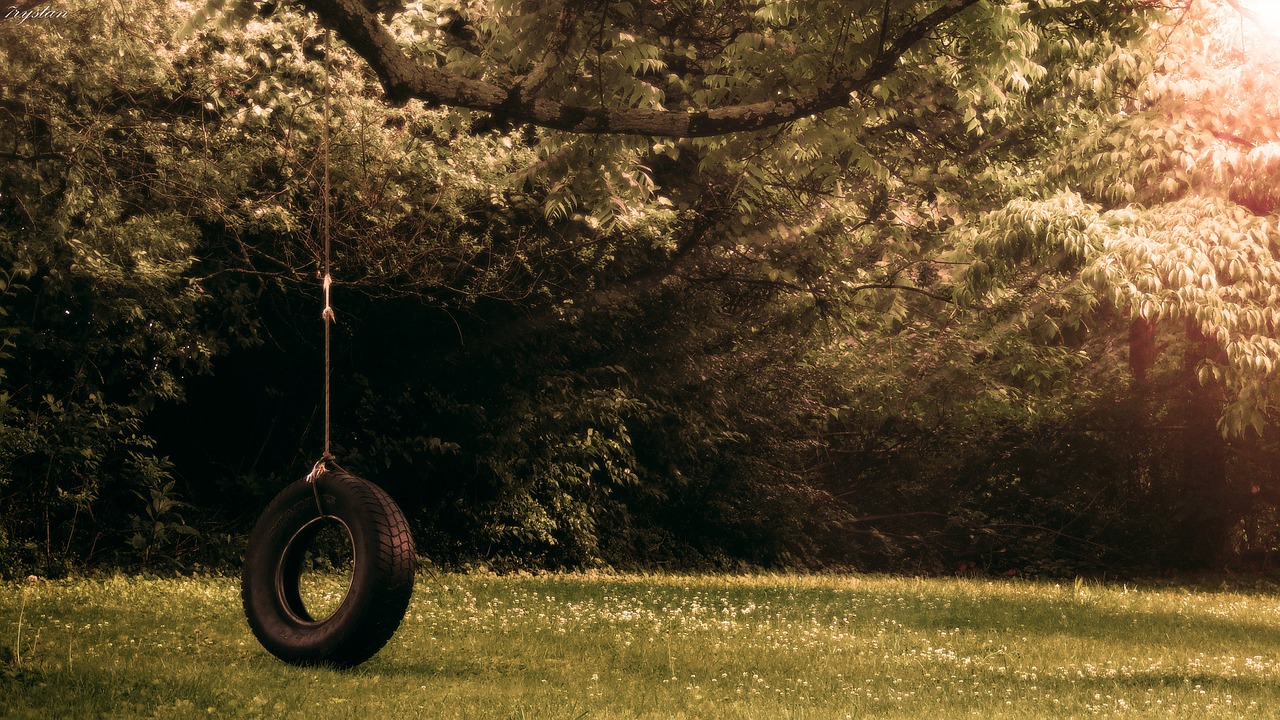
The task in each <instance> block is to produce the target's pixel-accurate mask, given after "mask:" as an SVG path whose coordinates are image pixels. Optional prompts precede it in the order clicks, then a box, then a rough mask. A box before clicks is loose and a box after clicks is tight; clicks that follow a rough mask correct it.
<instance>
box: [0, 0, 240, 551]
mask: <svg viewBox="0 0 1280 720" xmlns="http://www.w3.org/2000/svg"><path fill="white" fill-rule="evenodd" d="M75 10H76V12H74V13H73V12H70V11H68V12H67V17H66V18H61V19H57V20H56V21H53V20H50V21H48V22H36V21H31V22H28V23H22V24H19V23H5V24H4V25H3V26H2V27H0V33H2V34H3V36H4V43H3V44H4V50H3V51H0V53H2V57H3V60H0V62H3V64H4V66H5V68H6V73H7V81H6V83H5V87H4V90H3V95H0V110H2V113H0V138H2V139H0V145H3V146H4V147H5V148H6V150H5V152H3V153H2V154H0V177H2V179H0V187H2V188H3V192H2V194H0V268H3V269H2V270H0V275H2V276H3V278H2V279H3V285H2V286H0V304H2V305H0V307H2V309H0V321H2V322H3V330H2V331H0V334H2V335H3V337H4V341H3V342H4V353H3V357H0V365H2V367H0V383H2V385H0V398H2V400H0V508H2V512H0V517H3V518H4V519H3V521H0V522H2V523H3V526H4V532H3V535H4V537H6V538H8V541H7V542H8V543H10V550H9V551H10V553H11V555H10V557H11V558H14V557H15V556H16V559H17V560H19V561H21V562H22V563H24V564H25V563H32V564H34V565H35V566H37V567H43V568H45V569H46V570H47V571H55V570H57V568H58V567H59V566H60V564H62V563H63V562H66V561H77V560H85V559H89V558H92V557H94V556H95V554H96V553H102V554H107V555H108V556H109V554H110V552H111V550H112V549H113V548H115V547H118V541H119V538H117V537H113V535H114V533H117V532H120V528H119V527H116V526H113V525H112V524H110V523H104V522H102V520H103V519H105V518H108V517H111V516H113V515H118V516H122V517H125V518H127V517H129V516H130V515H131V514H132V513H133V512H134V511H135V509H136V508H137V507H138V505H137V502H136V498H135V496H134V495H133V494H132V493H131V492H130V491H131V490H132V489H135V488H140V487H144V485H142V484H140V483H151V482H155V483H160V482H163V481H164V478H165V477H166V476H167V470H166V461H165V460H164V459H163V451H159V450H157V449H156V448H155V447H154V442H153V438H152V437H151V436H150V435H148V433H147V432H146V430H145V429H144V428H143V420H144V418H145V416H146V414H147V413H148V412H149V411H150V410H151V409H152V408H154V407H155V406H156V405H157V404H158V403H163V402H171V401H175V400H179V399H181V397H182V393H183V379H184V377H186V376H189V375H191V374H193V373H201V372H205V371H207V370H208V368H209V363H210V360H211V358H212V356H213V355H214V354H216V353H217V352H219V351H221V350H222V349H224V348H225V347H226V346H227V344H228V343H229V342H231V341H233V339H234V333H235V331H234V330H231V329H230V328H225V329H218V328H215V327H211V326H209V325H208V324H206V322H205V321H204V319H203V318H202V317H201V310H202V308H203V307H204V305H205V302H206V297H207V296H206V291H205V289H204V288H202V287H201V286H200V285H199V283H198V282H196V281H195V279H194V277H193V274H192V269H193V267H194V264H195V262H196V258H195V256H194V253H195V248H196V245H197V243H198V242H199V238H200V229H199V228H198V227H197V226H196V225H195V224H194V223H193V222H192V221H191V219H190V218H189V217H188V216H187V215H185V214H184V212H183V209H184V204H185V202H186V200H185V198H183V197H182V196H180V195H178V194H176V193H175V192H173V188H172V186H171V185H166V184H165V183H164V182H163V181H162V180H159V179H157V178H164V177H165V176H166V174H167V171H166V168H165V159H167V158H170V157H172V156H173V154H174V153H175V152H176V148H175V147H174V146H173V145H172V143H171V139H172V136H171V134H170V132H169V129H168V126H167V123H166V120H167V119H168V118H169V117H171V114H172V113H173V111H174V110H173V108H174V105H175V104H176V103H179V102H180V100H181V98H180V94H179V93H178V92H177V91H176V77H175V73H174V72H173V71H171V70H167V69H166V67H165V66H164V65H163V59H162V58H161V57H158V56H157V53H156V50H155V48H154V47H153V46H152V45H151V43H150V42H149V41H148V40H147V39H145V37H146V36H154V35H156V34H163V33H167V32H170V31H171V29H170V24H169V21H168V20H167V19H166V18H164V17H163V16H162V14H161V13H160V12H158V11H152V12H139V13H138V15H137V17H136V18H132V19H131V20H130V22H131V23H136V25H134V27H135V29H136V30H137V31H138V34H133V33H124V32H121V31H120V28H119V18H117V17H115V16H114V15H113V14H111V13H107V12H105V11H103V10H102V9H97V8H89V7H87V6H85V7H83V8H81V7H77V8H75ZM98 36H103V37H105V38H109V39H108V40H103V41H100V42H99V43H82V42H78V41H77V40H78V39H83V38H89V37H98ZM103 57H113V58H116V59H115V60H114V61H111V62H105V63H104V62H102V58H103ZM147 112H153V113H154V114H153V115H151V116H149V117H148V116H146V113H147ZM104 535H105V536H107V537H105V538H104ZM100 541H101V542H100ZM0 552H3V550H2V549H0ZM9 567H11V566H7V567H6V570H7V569H9Z"/></svg>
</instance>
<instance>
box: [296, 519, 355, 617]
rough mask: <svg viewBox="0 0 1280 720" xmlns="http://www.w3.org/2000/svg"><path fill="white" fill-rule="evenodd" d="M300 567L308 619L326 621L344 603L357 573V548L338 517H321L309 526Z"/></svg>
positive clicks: (301, 598)
mask: <svg viewBox="0 0 1280 720" xmlns="http://www.w3.org/2000/svg"><path fill="white" fill-rule="evenodd" d="M309 530H314V532H315V535H314V537H312V538H310V540H309V541H308V542H307V543H306V546H305V550H304V551H303V553H302V558H301V563H300V565H299V567H298V569H299V571H300V572H299V573H298V595H297V598H298V601H299V603H300V604H301V607H300V608H298V609H299V610H301V611H302V612H300V613H299V614H300V615H302V616H303V618H304V619H309V620H311V621H313V622H323V621H325V620H326V619H328V618H329V617H330V616H331V615H333V613H334V612H336V611H337V610H338V608H339V607H341V605H342V601H343V600H344V599H346V597H347V593H348V592H349V591H350V589H351V583H352V581H353V579H354V573H355V548H354V546H353V544H352V541H351V533H350V532H349V531H348V530H347V526H346V525H345V524H343V523H342V522H340V521H338V520H337V519H336V518H321V519H320V520H317V521H316V522H315V523H314V525H313V526H312V527H311V528H309Z"/></svg>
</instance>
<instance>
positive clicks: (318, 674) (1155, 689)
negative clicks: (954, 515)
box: [0, 575, 1280, 720]
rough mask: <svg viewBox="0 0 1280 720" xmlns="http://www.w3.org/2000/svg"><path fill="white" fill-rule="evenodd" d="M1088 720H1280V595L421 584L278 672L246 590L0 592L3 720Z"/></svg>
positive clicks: (978, 583) (727, 583)
mask: <svg viewBox="0 0 1280 720" xmlns="http://www.w3.org/2000/svg"><path fill="white" fill-rule="evenodd" d="M333 583H334V586H335V587H338V583H337V581H336V579H335V580H333ZM19 638H20V640H19ZM19 649H20V652H19ZM1094 715H1102V716H1110V715H1120V716H1125V717H1134V716H1147V717H1177V718H1193V717H1237V716H1254V717H1280V595H1278V594H1277V592H1276V590H1275V589H1274V588H1271V589H1269V590H1265V591H1262V590H1241V589H1235V590H1226V589H1223V590H1203V589H1198V590H1188V589H1180V588H1163V589H1150V588H1146V589H1135V588H1133V587H1132V586H1128V587H1126V586H1122V585H1101V584H1092V583H1087V584H1086V583H1071V582H1066V583H1052V582H1048V583H1046V582H1030V581H988V580H984V579H975V580H963V579H951V580H948V579H942V580H932V579H930V580H921V579H913V578H890V577H880V576H816V577H810V576H788V575H753V576H732V577H724V576H610V575H591V576H583V575H554V576H539V577H487V576H485V577H480V576H454V575H450V576H445V577H444V578H441V579H440V580H435V579H433V578H431V577H429V576H423V577H421V578H420V579H419V584H418V589H417V591H416V592H415V595H414V599H413V604H412V605H411V606H410V608H409V615H408V617H407V618H406V620H405V624H404V625H403V626H402V627H401V630H400V632H399V633H398V634H397V635H396V636H395V638H393V639H392V641H391V644H390V645H388V647H387V648H386V649H384V650H383V651H382V653H381V654H379V655H378V656H377V657H375V658H374V659H373V660H372V661H370V662H368V663H367V664H365V665H363V666H361V667H360V668H358V669H357V670H354V671H347V672H336V671H331V670H328V669H298V668H294V667H290V666H286V665H284V664H281V663H279V662H277V661H276V660H275V659H274V658H272V657H271V656H269V655H267V654H266V652H265V651H263V650H262V649H261V648H260V647H259V646H258V644H257V643H256V641H255V640H254V639H253V637H252V636H251V635H250V634H249V631H248V628H247V626H246V625H245V623H244V621H243V618H242V617H241V614H240V606H239V595H238V581H237V580H235V579H232V578H222V577H199V578H179V579H162V580H153V579H138V578H126V577H113V578H108V579H88V580H86V579H81V580H73V581H61V582H37V583H8V584H0V717H4V718H10V717H18V718H22V717H52V718H64V717H112V718H118V717H123V718H129V717H145V718H151V717H160V718H165V717H175V718H188V717H208V716H212V717H265V718H278V717H296V718H331V717H337V718H347V717H350V718H682V717H687V718H695V717H696V718H845V717H855V718H858V717H890V718H892V717H911V718H917V719H920V720H942V719H943V718H951V717H993V718H998V717H1023V718H1040V717H1087V716H1094Z"/></svg>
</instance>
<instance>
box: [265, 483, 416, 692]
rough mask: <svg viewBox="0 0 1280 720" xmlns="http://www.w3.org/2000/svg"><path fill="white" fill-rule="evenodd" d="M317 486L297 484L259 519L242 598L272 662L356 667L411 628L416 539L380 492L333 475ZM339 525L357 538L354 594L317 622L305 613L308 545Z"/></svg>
mask: <svg viewBox="0 0 1280 720" xmlns="http://www.w3.org/2000/svg"><path fill="white" fill-rule="evenodd" d="M315 483H316V486H315V487H314V488H313V487H312V485H311V483H309V482H307V481H306V480H305V479H303V480H299V481H297V482H295V483H293V484H292V485H290V486H289V487H287V488H285V489H284V490H283V491H281V493H280V494H279V495H277V496H276V498H275V499H274V500H272V501H271V504H270V505H268V506H267V509H266V510H264V511H263V513H262V517H260V518H258V522H257V524H256V525H255V526H254V528H253V533H252V534H250V535H249V545H248V548H247V549H246V550H245V556H244V573H243V575H242V577H241V584H240V597H241V600H242V601H243V602H244V614H245V617H246V618H247V619H248V620H249V627H250V628H251V629H252V630H253V634H254V635H255V636H256V637H257V638H258V641H259V642H260V643H262V646H263V647H264V648H266V649H267V650H268V651H269V652H270V653H271V654H272V655H275V656H276V657H278V658H280V659H281V660H283V661H285V662H287V663H290V664H293V665H330V666H334V667H352V666H355V665H359V664H360V663H362V662H364V661H365V660H368V659H369V658H371V657H373V656H374V654H376V653H377V652H378V650H380V649H382V646H383V645H385V644H386V643H387V641H388V640H390V639H391V636H392V635H394V634H395V631H396V629H397V628H398V627H400V622H401V620H403V619H404V614H405V610H406V609H407V608H408V607H409V598H410V596H411V595H412V594H413V576H414V572H415V570H416V560H417V558H416V555H415V553H414V548H413V536H412V535H411V534H410V532H409V523H408V522H406V521H405V518H404V513H402V512H401V511H400V508H399V506H397V505H396V503H395V501H394V500H392V499H391V497H390V496H389V495H387V494H386V493H385V492H383V491H382V489H381V488H379V487H378V486H376V485H374V484H372V483H370V482H368V481H366V480H362V479H360V478H358V477H355V476H354V475H349V474H347V473H345V472H339V471H335V470H331V471H328V472H326V473H324V474H322V475H321V476H320V477H318V478H316V480H315ZM317 492H318V494H319V496H320V502H321V504H322V505H323V507H324V511H325V512H324V515H323V516H322V515H321V514H320V511H319V509H318V508H317V507H316V494H317ZM331 522H337V523H339V524H341V525H342V526H345V528H346V529H347V532H348V533H349V535H350V538H351V548H352V557H353V560H352V577H351V586H350V588H349V589H348V590H347V594H346V597H344V598H343V600H342V603H341V604H340V605H339V606H338V608H337V609H336V610H334V611H333V613H332V614H331V615H329V617H327V618H325V619H323V620H320V621H316V620H314V619H312V617H311V615H310V614H309V613H308V612H307V610H306V607H305V606H304V605H303V602H302V598H301V594H300V590H299V580H300V578H301V576H302V562H303V558H304V556H305V554H306V550H307V547H308V545H310V543H311V541H312V540H313V539H314V538H315V536H316V534H317V533H318V532H319V530H320V529H321V528H322V527H323V526H324V525H325V524H327V523H331Z"/></svg>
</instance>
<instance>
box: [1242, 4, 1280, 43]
mask: <svg viewBox="0 0 1280 720" xmlns="http://www.w3.org/2000/svg"><path fill="white" fill-rule="evenodd" d="M1240 4H1241V6H1243V7H1244V9H1245V11H1247V12H1248V14H1249V15H1251V16H1252V17H1251V18H1250V19H1252V20H1253V21H1254V22H1255V23H1256V24H1257V26H1258V29H1259V30H1261V31H1262V32H1264V33H1266V34H1267V35H1270V36H1271V37H1272V38H1280V0H1243V1H1242V2H1241V3H1240Z"/></svg>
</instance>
